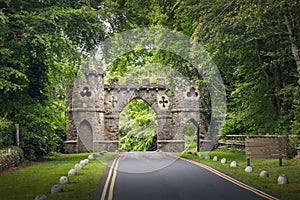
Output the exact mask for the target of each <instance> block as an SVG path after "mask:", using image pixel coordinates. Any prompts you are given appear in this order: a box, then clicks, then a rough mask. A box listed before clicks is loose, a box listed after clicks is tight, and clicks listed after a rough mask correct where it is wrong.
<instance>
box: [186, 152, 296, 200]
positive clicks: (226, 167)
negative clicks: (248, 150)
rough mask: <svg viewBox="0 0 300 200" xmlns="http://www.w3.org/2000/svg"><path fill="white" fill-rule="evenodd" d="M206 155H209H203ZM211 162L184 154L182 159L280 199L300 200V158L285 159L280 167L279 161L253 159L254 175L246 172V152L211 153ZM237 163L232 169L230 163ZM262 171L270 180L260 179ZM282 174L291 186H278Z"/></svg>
mask: <svg viewBox="0 0 300 200" xmlns="http://www.w3.org/2000/svg"><path fill="white" fill-rule="evenodd" d="M203 154H204V155H205V154H207V153H203ZM209 155H210V156H211V159H210V160H205V159H204V158H201V159H200V158H199V157H198V156H192V155H191V154H183V155H182V157H185V158H188V159H191V160H195V161H198V162H201V163H204V164H207V165H209V166H212V167H214V168H217V169H220V170H222V171H224V172H226V173H228V174H231V175H233V176H234V177H236V178H238V179H240V180H243V181H245V182H247V183H250V184H252V185H254V186H257V187H259V188H262V189H264V190H266V191H269V192H271V193H273V194H275V195H277V196H279V197H282V198H285V199H291V200H294V199H295V200H296V199H297V200H298V199H300V158H297V159H284V160H283V166H282V167H279V161H278V159H251V167H252V168H253V172H252V173H246V172H245V171H244V169H245V167H246V166H247V163H246V158H245V153H244V152H229V151H225V152H217V151H213V152H209ZM213 156H218V160H219V161H218V162H214V161H212V158H213ZM223 157H225V158H226V159H227V163H226V164H221V163H220V160H221V159H222V158H223ZM231 161H236V162H237V164H238V166H237V167H236V168H231V167H230V162H231ZM261 170H267V171H268V172H269V177H268V178H261V177H259V173H260V171H261ZM280 174H285V175H286V176H287V177H288V181H289V184H287V185H278V184H277V178H278V176H279V175H280Z"/></svg>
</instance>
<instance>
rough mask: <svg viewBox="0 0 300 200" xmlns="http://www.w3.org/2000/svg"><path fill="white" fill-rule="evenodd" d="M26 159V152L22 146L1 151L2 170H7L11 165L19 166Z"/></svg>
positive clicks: (0, 170)
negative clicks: (24, 152)
mask: <svg viewBox="0 0 300 200" xmlns="http://www.w3.org/2000/svg"><path fill="white" fill-rule="evenodd" d="M23 161H24V154H23V151H22V150H21V149H20V148H17V147H13V148H11V151H10V152H9V150H5V151H3V150H2V151H0V172H3V171H4V170H7V169H9V168H11V167H17V166H18V165H19V164H20V163H21V162H23Z"/></svg>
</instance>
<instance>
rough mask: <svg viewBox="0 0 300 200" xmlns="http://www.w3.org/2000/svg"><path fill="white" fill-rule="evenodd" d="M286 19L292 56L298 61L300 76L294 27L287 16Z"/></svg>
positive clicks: (299, 66) (298, 66) (298, 67)
mask: <svg viewBox="0 0 300 200" xmlns="http://www.w3.org/2000/svg"><path fill="white" fill-rule="evenodd" d="M284 19H285V25H286V28H287V30H288V33H289V39H290V43H291V50H292V54H293V56H294V59H295V61H296V66H297V71H298V73H299V74H300V57H299V53H298V47H297V45H296V43H295V38H294V36H293V27H292V26H291V24H290V22H289V19H288V17H287V16H284ZM298 84H299V85H300V78H299V80H298Z"/></svg>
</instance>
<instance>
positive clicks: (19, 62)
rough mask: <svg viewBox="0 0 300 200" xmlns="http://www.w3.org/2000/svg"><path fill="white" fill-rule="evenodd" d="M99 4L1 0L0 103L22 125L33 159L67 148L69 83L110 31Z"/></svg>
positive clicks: (24, 142)
mask: <svg viewBox="0 0 300 200" xmlns="http://www.w3.org/2000/svg"><path fill="white" fill-rule="evenodd" d="M100 3H101V2H98V1H72V0H70V1H68V0H66V1H64V0H61V1H42V0H40V1H38V0H29V1H28V0H20V1H10V0H7V1H1V2H0V8H1V14H0V25H1V30H0V103H1V105H5V106H2V107H1V108H0V116H2V117H3V116H5V117H6V118H7V120H8V121H11V122H12V123H18V124H20V137H21V138H20V139H21V146H22V148H23V150H24V152H25V156H26V157H27V158H28V159H38V158H39V157H41V156H42V155H44V154H47V153H49V152H51V151H63V148H62V147H63V142H62V141H63V140H64V139H65V127H66V124H65V116H64V114H65V111H66V106H65V98H66V94H65V86H66V84H67V83H72V82H73V81H74V79H75V77H76V74H77V70H78V67H79V66H80V64H81V59H82V58H83V57H84V56H85V55H84V54H85V53H87V52H88V51H90V50H92V49H94V47H95V46H96V44H98V43H99V41H100V40H102V39H103V37H104V35H105V33H104V30H105V29H104V25H103V24H102V23H99V20H101V19H105V17H107V16H106V12H105V11H103V10H101V9H99V8H98V6H99V5H100ZM1 119H2V118H1ZM1 124H2V123H1ZM12 130H13V129H12ZM3 134H4V133H3V131H2V129H1V136H2V135H3ZM5 135H9V136H11V132H10V131H6V133H5ZM7 139H9V138H7ZM1 141H2V140H1ZM10 143H11V140H10V139H9V140H7V141H6V143H3V142H0V147H1V145H2V146H7V145H10Z"/></svg>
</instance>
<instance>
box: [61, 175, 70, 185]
mask: <svg viewBox="0 0 300 200" xmlns="http://www.w3.org/2000/svg"><path fill="white" fill-rule="evenodd" d="M69 183H70V181H69V179H68V177H66V176H62V177H60V179H59V184H69Z"/></svg>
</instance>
